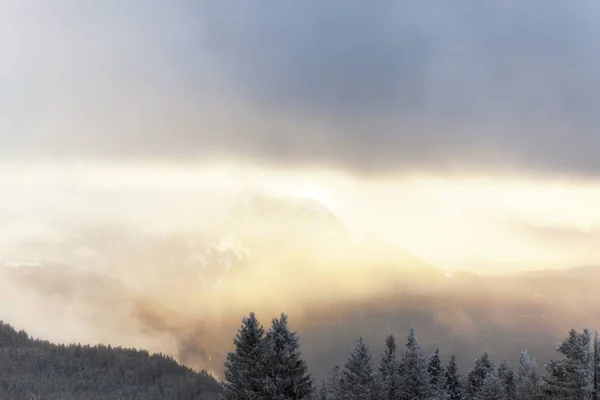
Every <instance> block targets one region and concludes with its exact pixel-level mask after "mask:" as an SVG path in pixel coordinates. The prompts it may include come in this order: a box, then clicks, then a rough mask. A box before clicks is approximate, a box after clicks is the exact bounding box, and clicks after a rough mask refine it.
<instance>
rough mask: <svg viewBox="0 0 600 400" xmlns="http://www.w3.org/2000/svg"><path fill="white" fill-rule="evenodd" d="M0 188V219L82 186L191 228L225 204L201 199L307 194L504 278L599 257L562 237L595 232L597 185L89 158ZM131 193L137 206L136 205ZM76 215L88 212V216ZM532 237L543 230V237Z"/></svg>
mask: <svg viewBox="0 0 600 400" xmlns="http://www.w3.org/2000/svg"><path fill="white" fill-rule="evenodd" d="M0 186H2V187H3V188H6V189H7V190H9V191H10V193H11V196H8V197H9V198H6V199H3V200H2V202H3V203H4V206H5V209H4V210H2V211H3V212H5V213H6V212H7V211H6V210H7V209H6V207H8V206H10V205H13V206H14V205H15V204H14V203H11V202H10V200H11V199H13V200H14V199H17V198H18V197H19V193H20V192H23V194H22V195H23V196H30V194H28V193H29V192H27V190H29V191H31V190H38V191H40V190H41V191H46V192H47V193H46V194H47V195H46V196H45V197H44V196H43V197H39V198H38V200H39V204H37V203H36V201H35V199H31V198H29V199H28V201H27V205H28V206H29V207H36V206H37V207H39V208H40V209H43V208H44V202H43V200H44V199H46V200H48V199H49V197H51V194H52V193H54V194H55V195H57V196H59V195H60V193H61V190H63V189H64V188H65V187H79V188H83V189H87V190H93V191H98V190H100V191H103V192H107V193H113V194H114V199H113V200H114V201H110V196H109V197H108V199H106V198H105V199H104V203H103V210H102V211H103V212H104V211H105V212H110V213H111V215H114V216H121V217H122V218H124V219H127V220H129V221H138V222H139V223H140V224H144V225H148V226H154V227H159V226H163V227H164V228H169V225H172V226H171V227H177V226H182V225H186V226H187V227H193V224H194V223H200V222H194V221H195V220H194V215H200V213H202V212H204V213H205V214H210V213H211V209H212V207H217V206H219V205H222V204H221V203H222V202H221V200H219V201H214V202H213V203H210V199H209V196H207V195H205V194H206V193H212V194H220V195H223V196H232V195H235V194H236V193H239V192H241V191H244V190H261V191H266V192H269V193H273V194H276V195H280V196H286V197H306V198H312V199H314V200H317V201H319V202H321V203H322V204H323V205H325V206H326V207H328V208H330V209H331V210H332V212H333V213H334V214H335V215H336V216H337V217H339V218H340V219H341V220H342V221H343V223H345V224H346V225H348V226H349V227H350V228H352V229H358V230H365V231H368V232H371V233H374V234H377V235H379V236H381V237H382V238H384V239H385V240H387V241H389V242H391V243H393V244H396V245H398V246H400V247H402V248H404V249H406V250H408V251H411V252H413V253H415V254H416V255H417V256H419V257H422V258H423V259H425V260H428V261H430V262H432V263H433V264H435V265H437V266H440V267H442V268H445V269H467V270H476V271H478V272H484V273H504V272H513V271H515V270H520V269H536V268H546V267H558V268H560V267H570V266H574V265H580V264H585V263H589V262H592V261H593V260H596V259H597V256H598V254H596V252H595V251H594V252H591V254H590V251H589V250H588V251H586V252H582V251H581V248H580V247H577V246H574V245H573V243H571V242H569V233H571V234H573V235H574V234H578V233H579V234H585V233H586V232H588V233H589V232H591V231H594V230H596V229H598V226H599V224H600V208H598V207H597V204H600V185H598V184H594V183H576V182H568V181H564V182H559V181H536V182H532V181H526V180H522V179H518V178H511V177H496V178H494V179H482V178H477V177H468V176H465V177H462V178H453V179H440V178H434V177H428V176H408V177H407V176H399V177H397V178H385V179H379V180H378V179H371V180H367V179H358V178H353V177H351V176H349V175H343V174H341V173H339V172H335V171H317V170H304V171H299V170H288V171H282V170H277V171H275V170H270V169H267V168H261V167H259V166H249V165H244V164H241V163H236V162H222V163H219V164H210V165H173V164H162V165H160V164H159V165H158V166H157V165H156V164H154V165H143V164H136V165H130V166H126V167H124V166H122V165H106V164H99V163H96V164H94V163H92V162H88V163H79V164H70V165H65V164H63V165H59V164H49V165H39V166H28V167H20V168H19V167H14V166H13V167H11V168H2V169H0ZM25 189H26V190H25ZM83 189H82V190H83ZM122 191H127V192H131V193H132V194H131V196H132V197H128V201H126V202H125V201H122V198H120V197H119V196H118V194H119V193H120V192H122ZM136 191H137V192H139V196H140V198H139V201H140V203H141V204H140V203H138V202H137V201H136V199H137V198H136ZM147 191H155V192H157V193H162V194H163V195H165V196H170V197H169V199H170V200H168V201H176V202H178V203H179V205H180V206H179V207H171V206H170V205H169V204H170V203H168V201H167V200H165V201H166V202H163V203H156V204H154V203H153V201H155V200H156V199H153V196H149V195H147V194H146V193H147ZM197 193H204V194H199V195H198V197H195V198H194V200H193V201H192V197H191V196H192V195H194V194H197ZM119 199H121V200H119ZM142 199H143V201H142ZM186 199H187V200H186ZM15 201H16V202H18V200H15ZM90 201H91V202H92V203H93V199H92V200H90ZM143 204H146V206H144V205H143ZM0 205H1V203H0ZM88 206H89V210H90V215H91V214H92V210H95V211H93V212H95V213H96V214H97V215H101V213H100V214H98V213H99V211H98V209H97V208H94V205H93V204H88ZM71 211H72V212H74V210H71ZM68 212H69V210H61V211H60V213H68ZM78 213H79V214H78V215H79V216H85V215H86V210H79V211H78ZM198 218H200V217H198ZM201 220H202V219H200V220H198V221H201ZM553 232H554V233H557V234H558V233H563V234H564V235H563V237H562V239H563V242H562V243H559V242H557V240H559V239H558V238H557V237H556V236H552V235H551V234H552V233H553ZM538 233H539V234H543V233H548V237H544V236H543V235H541V236H540V235H539V234H538Z"/></svg>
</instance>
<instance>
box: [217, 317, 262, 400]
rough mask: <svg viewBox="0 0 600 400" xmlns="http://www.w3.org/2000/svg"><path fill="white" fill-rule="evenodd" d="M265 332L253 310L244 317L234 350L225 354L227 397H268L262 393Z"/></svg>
mask: <svg viewBox="0 0 600 400" xmlns="http://www.w3.org/2000/svg"><path fill="white" fill-rule="evenodd" d="M264 334H265V330H264V328H263V327H262V325H261V324H260V323H259V322H258V320H257V319H256V316H255V315H254V313H250V315H249V316H248V317H244V318H243V319H242V326H241V328H240V329H239V330H238V333H237V335H236V337H235V339H234V341H233V344H234V345H235V351H233V352H230V353H228V354H227V356H226V358H225V381H224V382H223V391H224V396H225V399H227V400H246V399H247V400H258V399H266V397H265V395H264V393H263V385H264V363H265V354H264V348H263V346H262V340H263V337H264Z"/></svg>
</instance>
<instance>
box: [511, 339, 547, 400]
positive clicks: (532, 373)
mask: <svg viewBox="0 0 600 400" xmlns="http://www.w3.org/2000/svg"><path fill="white" fill-rule="evenodd" d="M515 386H516V396H517V399H518V400H541V399H542V398H543V397H542V391H541V378H540V375H539V373H538V370H537V363H536V361H535V360H534V359H531V358H530V357H529V353H527V350H523V351H522V352H521V356H520V358H519V369H518V370H517V374H516V377H515Z"/></svg>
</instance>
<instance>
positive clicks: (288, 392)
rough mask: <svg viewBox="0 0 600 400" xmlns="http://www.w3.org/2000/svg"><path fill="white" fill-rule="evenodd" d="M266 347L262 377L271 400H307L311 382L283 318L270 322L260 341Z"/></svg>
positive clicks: (295, 340)
mask: <svg viewBox="0 0 600 400" xmlns="http://www.w3.org/2000/svg"><path fill="white" fill-rule="evenodd" d="M264 346H265V348H266V367H267V372H266V375H267V376H266V378H265V385H264V388H265V389H266V390H267V391H268V393H269V398H270V399H272V400H287V399H308V398H310V396H311V394H312V392H313V380H312V378H311V376H310V375H309V374H308V368H307V366H306V363H305V362H304V360H303V359H302V358H301V353H300V343H299V339H298V336H297V334H296V333H295V332H291V331H290V330H289V328H288V318H287V315H285V314H281V317H280V318H279V319H277V318H275V319H273V321H272V326H271V329H269V331H268V332H267V334H266V336H265V340H264Z"/></svg>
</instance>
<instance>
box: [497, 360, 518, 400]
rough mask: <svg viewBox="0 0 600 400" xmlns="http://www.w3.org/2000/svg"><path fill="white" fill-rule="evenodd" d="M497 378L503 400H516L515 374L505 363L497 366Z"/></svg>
mask: <svg viewBox="0 0 600 400" xmlns="http://www.w3.org/2000/svg"><path fill="white" fill-rule="evenodd" d="M498 377H499V378H500V381H501V382H502V386H503V388H504V400H516V398H517V388H516V382H515V373H514V371H513V370H512V368H510V367H509V366H508V364H507V363H506V361H504V362H502V363H501V364H500V365H499V366H498Z"/></svg>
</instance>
